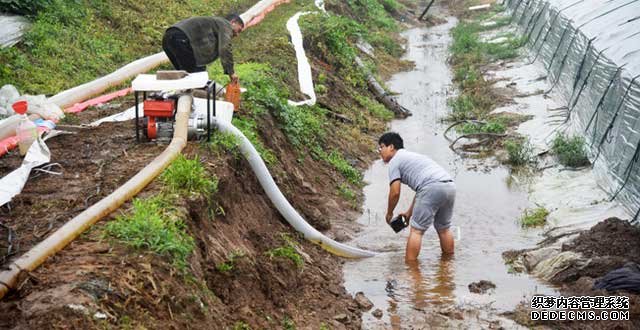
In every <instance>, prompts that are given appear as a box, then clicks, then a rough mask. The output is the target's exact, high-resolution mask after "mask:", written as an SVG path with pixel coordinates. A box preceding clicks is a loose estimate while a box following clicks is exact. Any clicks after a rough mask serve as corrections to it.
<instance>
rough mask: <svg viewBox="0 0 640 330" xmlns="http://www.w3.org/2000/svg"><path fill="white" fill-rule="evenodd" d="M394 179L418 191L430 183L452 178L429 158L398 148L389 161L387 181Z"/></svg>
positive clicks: (390, 181)
mask: <svg viewBox="0 0 640 330" xmlns="http://www.w3.org/2000/svg"><path fill="white" fill-rule="evenodd" d="M396 180H400V182H402V183H404V184H406V185H408V186H409V187H411V189H413V190H414V191H416V192H419V191H420V190H422V189H423V188H424V187H425V186H427V185H429V184H431V183H434V182H440V181H449V180H453V179H452V178H451V175H449V173H447V171H445V170H444V169H443V168H442V167H440V165H438V164H437V163H436V162H434V161H433V160H432V159H431V158H429V157H427V156H425V155H422V154H419V153H415V152H411V151H407V150H404V149H400V150H398V151H397V152H396V154H395V156H393V158H391V161H390V162H389V183H390V184H391V183H393V181H396Z"/></svg>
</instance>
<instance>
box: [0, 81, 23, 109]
mask: <svg viewBox="0 0 640 330" xmlns="http://www.w3.org/2000/svg"><path fill="white" fill-rule="evenodd" d="M19 97H20V92H18V89H17V88H15V86H13V85H4V86H2V88H0V108H3V109H4V110H5V111H6V114H7V115H13V114H14V112H13V109H11V104H13V102H14V101H15V100H16V99H18V98H19ZM0 114H1V113H0Z"/></svg>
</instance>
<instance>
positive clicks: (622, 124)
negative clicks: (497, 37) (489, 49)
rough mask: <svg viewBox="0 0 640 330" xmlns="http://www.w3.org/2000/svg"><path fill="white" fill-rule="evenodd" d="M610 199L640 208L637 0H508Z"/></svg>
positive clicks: (632, 209)
mask: <svg viewBox="0 0 640 330" xmlns="http://www.w3.org/2000/svg"><path fill="white" fill-rule="evenodd" d="M506 5H507V7H508V8H509V9H510V10H511V11H512V12H513V17H512V22H514V23H516V24H519V25H520V27H521V30H522V31H523V33H524V36H525V38H526V40H527V44H528V46H529V47H530V50H531V56H532V59H533V60H540V61H542V63H543V64H544V66H545V67H546V68H547V70H548V71H549V79H550V80H551V82H552V84H553V85H552V86H553V87H552V88H557V90H558V92H559V93H560V94H561V95H562V96H563V97H564V98H565V101H566V103H567V108H568V113H569V120H568V121H567V124H568V128H569V130H570V131H571V132H572V133H576V134H582V135H584V136H585V138H586V140H587V142H588V146H589V153H590V159H591V161H592V163H594V169H595V173H596V175H597V177H598V180H599V182H600V183H601V185H602V186H603V188H604V189H605V190H607V193H608V194H609V198H610V199H617V200H618V201H619V202H620V203H621V204H622V205H624V206H625V208H626V209H627V211H628V212H629V213H631V214H633V215H635V216H634V219H635V220H637V218H638V214H639V213H640V166H638V162H639V160H640V132H639V130H640V81H639V80H640V1H639V0H610V1H601V0H508V1H507V2H506Z"/></svg>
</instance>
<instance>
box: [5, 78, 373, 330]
mask: <svg viewBox="0 0 640 330" xmlns="http://www.w3.org/2000/svg"><path fill="white" fill-rule="evenodd" d="M316 74H317V72H316ZM336 83H337V84H339V81H338V82H336ZM339 93H340V89H337V90H336V92H333V91H332V94H328V95H326V96H325V97H324V100H322V99H321V100H320V101H324V102H325V103H327V104H331V103H332V102H334V101H333V100H337V99H342V97H340V95H339ZM127 98H132V96H129V97H127ZM127 98H123V99H119V100H116V101H114V102H113V103H117V104H120V106H119V107H118V106H115V107H106V108H103V110H99V112H100V114H99V115H97V114H96V112H97V109H94V108H92V109H89V110H87V111H86V112H84V113H81V114H79V115H78V116H77V118H75V119H74V120H73V124H72V125H66V126H65V125H62V126H61V129H65V130H69V131H74V132H75V133H76V134H70V135H62V136H59V137H55V138H52V139H51V140H49V141H47V145H48V146H49V149H50V150H51V153H52V162H57V163H59V164H60V165H61V167H60V168H58V169H57V170H59V171H60V172H61V173H62V175H60V176H56V175H40V176H38V177H35V178H32V179H30V180H29V181H28V183H27V185H26V186H25V189H24V190H23V192H22V193H21V194H20V195H19V196H17V197H16V198H15V199H14V200H13V201H12V202H11V204H10V207H3V208H2V210H1V213H0V221H1V222H2V223H3V224H4V225H6V226H7V227H9V228H11V229H12V230H13V237H12V241H11V244H8V233H7V231H6V230H5V231H2V232H0V242H1V243H0V253H1V254H2V255H3V256H5V255H6V253H7V249H8V247H9V245H10V246H11V252H12V255H11V256H9V257H8V258H9V259H11V258H12V257H15V256H18V255H21V254H23V253H24V252H25V251H27V250H28V249H29V248H30V247H32V246H33V245H35V244H37V243H38V242H39V241H41V240H42V239H43V238H44V237H46V235H47V234H49V233H51V232H53V231H54V230H55V229H57V228H59V227H60V226H61V225H62V224H63V223H65V222H66V221H68V220H69V219H71V218H72V217H73V216H75V215H77V214H78V213H80V212H81V211H82V210H84V209H85V208H86V207H88V206H90V205H92V204H93V203H95V202H97V201H98V200H100V199H101V198H103V197H105V196H107V195H108V194H109V193H111V192H112V191H113V190H114V189H116V188H117V187H119V186H120V185H122V184H123V183H124V182H126V181H127V180H128V179H129V178H131V177H132V176H133V175H134V174H135V173H136V172H137V171H139V170H140V169H141V168H143V167H144V166H145V165H146V164H147V163H148V162H149V161H150V160H152V159H153V158H154V157H155V156H156V155H158V154H159V153H160V152H161V151H162V150H163V149H164V148H165V145H158V144H156V143H139V144H138V143H135V134H134V128H133V127H134V126H133V122H132V121H129V122H125V123H106V124H103V125H101V126H99V127H97V128H78V127H76V126H78V125H79V124H83V123H88V122H91V121H93V120H95V119H96V118H98V117H103V116H106V115H109V114H112V113H116V112H119V111H123V110H124V109H125V108H126V107H127V106H129V105H130V101H128V99H127ZM105 109H106V110H105ZM327 120H328V121H331V120H334V119H330V118H328V119H327ZM370 120H371V121H370V122H369V123H368V124H367V125H365V126H368V127H371V132H369V134H371V135H370V137H369V138H365V136H367V135H364V136H362V137H360V140H358V141H345V140H344V139H341V138H340V136H341V134H338V132H340V131H343V132H344V131H349V130H352V129H357V128H353V127H351V126H349V125H348V124H345V123H342V122H340V121H336V122H334V123H332V124H331V125H332V129H331V132H330V134H328V136H329V137H328V138H327V143H329V144H330V145H331V146H332V147H333V148H337V149H340V150H343V151H347V150H348V153H347V154H345V157H347V159H349V160H350V161H351V162H352V163H354V164H355V165H356V166H357V167H360V168H363V167H364V166H366V164H368V163H369V161H370V160H371V159H372V157H374V156H375V155H374V154H373V153H371V149H372V147H371V146H372V145H373V144H372V143H373V141H374V134H378V133H379V132H380V130H382V129H383V127H384V125H383V124H382V123H381V122H377V120H376V119H370ZM260 129H261V132H260V134H261V135H262V136H263V137H269V138H267V139H264V142H265V146H266V147H268V148H270V149H271V150H272V151H273V152H274V153H275V155H276V158H277V159H278V164H276V165H274V166H273V167H272V168H271V171H272V175H273V177H274V179H275V181H276V182H277V184H278V185H279V187H280V189H281V190H282V191H283V193H284V194H285V196H287V197H288V198H289V201H290V202H291V203H292V205H293V206H294V207H295V208H296V209H297V210H299V211H300V213H301V215H302V216H303V217H305V218H306V219H307V221H309V223H311V224H312V225H313V226H315V227H316V228H318V229H320V230H323V231H326V232H327V233H328V234H329V235H330V236H334V237H335V236H337V239H339V240H346V239H348V238H349V237H350V236H352V235H353V233H354V232H355V230H356V229H355V228H356V225H355V223H353V220H354V219H355V218H356V217H357V215H358V213H357V210H356V208H354V204H353V201H346V200H344V199H343V198H341V197H339V196H338V192H337V189H336V187H337V186H338V185H339V184H340V183H341V182H343V180H344V179H342V178H341V177H340V175H339V174H338V173H336V172H335V170H333V169H331V167H330V166H328V164H326V163H324V162H322V161H316V160H314V159H312V158H311V157H304V156H301V155H300V154H299V153H298V152H296V151H295V150H294V148H293V147H292V146H291V145H290V144H289V142H288V140H287V138H286V137H285V136H284V134H283V133H282V132H281V131H280V129H279V127H278V124H277V123H276V122H275V120H274V118H273V117H272V116H271V115H270V114H267V115H266V116H265V117H264V120H263V122H261V125H260ZM183 153H184V154H185V155H187V157H192V156H194V155H195V154H198V155H199V159H200V160H201V162H202V163H203V164H204V165H205V166H206V168H207V170H208V171H209V172H210V173H212V174H215V175H216V176H217V177H218V178H219V180H220V182H219V191H218V193H217V194H216V195H215V196H214V197H213V204H211V203H207V202H206V201H204V200H201V199H198V198H195V199H181V200H180V201H179V204H180V208H181V209H182V213H183V214H184V215H185V218H186V219H187V220H186V221H185V222H186V223H187V224H188V227H189V228H188V229H189V232H190V233H191V234H192V236H194V237H195V239H196V242H197V249H196V251H195V253H193V255H192V256H191V259H190V260H189V261H190V269H189V274H187V275H185V274H180V273H178V272H177V271H176V270H175V269H174V268H172V267H171V265H170V263H168V262H167V260H164V259H163V258H161V257H159V256H157V255H153V254H150V253H146V252H144V251H139V250H138V251H134V250H132V249H129V248H127V247H125V246H124V245H122V244H121V243H119V242H117V241H114V240H112V239H110V238H108V237H105V235H104V231H103V230H102V228H103V226H104V223H105V222H106V221H108V220H109V219H105V220H103V221H101V222H100V223H99V224H98V225H96V226H94V228H92V229H91V230H90V231H89V232H88V233H86V234H84V235H82V236H80V237H79V238H78V239H76V240H75V241H74V242H73V243H72V244H70V245H69V246H68V247H67V248H65V249H64V250H62V251H61V252H60V253H58V254H57V255H56V256H54V257H52V258H51V259H50V260H49V261H48V262H46V263H45V264H44V265H43V266H41V267H40V268H39V269H37V270H36V271H35V272H33V273H32V274H30V275H29V277H28V280H27V281H26V282H25V284H24V285H23V286H22V287H21V288H20V290H18V291H17V292H14V293H13V294H12V295H11V296H9V297H7V298H5V299H4V301H3V302H2V303H0V313H1V314H2V315H3V317H2V320H0V328H16V329H26V328H36V327H47V328H87V327H96V326H106V327H109V326H133V327H135V326H144V327H148V328H176V329H177V328H180V329H182V328H203V329H204V328H206V329H212V328H216V329H217V328H230V327H233V326H234V325H237V324H242V323H238V322H244V324H247V325H249V326H251V327H252V328H281V327H282V326H284V325H286V324H287V322H291V324H295V325H296V326H297V327H299V328H318V327H320V326H321V325H322V324H325V325H327V326H330V327H332V328H335V329H340V328H349V329H357V328H359V327H360V322H361V320H360V315H361V312H362V310H361V309H360V307H359V306H358V304H357V303H356V302H355V301H354V300H353V298H352V297H351V296H350V295H348V294H347V293H346V291H345V289H344V288H343V285H342V274H341V266H340V263H341V262H342V261H341V260H340V259H339V258H337V257H334V256H332V255H330V254H328V253H327V252H326V251H324V250H322V249H320V248H319V247H317V246H315V245H313V244H310V243H307V242H306V241H304V240H303V239H301V238H299V237H297V236H296V234H295V233H294V231H293V230H292V229H291V228H290V227H289V226H288V224H286V222H285V221H284V219H282V217H281V216H280V215H279V213H278V212H277V211H276V210H275V209H274V207H273V206H272V204H271V202H270V201H269V200H268V199H267V198H266V196H265V195H264V193H263V190H262V187H261V186H260V185H259V184H258V181H257V179H256V178H255V176H254V175H253V172H252V171H251V169H250V167H249V165H248V164H247V163H246V161H245V160H244V159H239V158H236V157H235V156H233V155H232V154H225V153H223V154H220V153H217V152H214V151H211V150H209V148H206V147H204V145H202V144H199V143H197V142H190V143H189V145H188V146H187V148H186V149H185V150H184V152H183ZM20 162H21V158H20V157H19V156H18V155H17V154H16V153H11V154H9V155H7V156H5V157H3V161H2V163H1V164H0V174H1V175H5V174H6V173H8V172H10V171H11V170H13V169H14V168H16V167H17V166H18V165H19V164H20ZM159 189H161V188H160V187H159V185H157V184H155V183H154V184H151V185H150V186H149V187H147V188H146V189H145V190H144V191H143V192H142V194H141V196H139V197H144V196H150V195H152V194H154V193H156V192H157V191H159ZM358 194H359V195H360V194H361V193H359V192H358ZM358 198H361V196H359V197H358ZM129 206H130V204H129V203H128V204H126V205H125V206H124V207H122V208H121V209H120V210H119V211H116V212H114V213H115V214H112V217H113V216H115V215H117V214H120V213H121V212H124V211H125V210H126V209H127V208H128V207H129ZM212 209H213V210H214V211H215V210H224V212H217V213H216V212H211V210H212ZM282 233H286V234H287V235H289V236H291V237H294V239H295V241H296V242H297V243H298V245H299V249H300V251H299V252H300V253H301V255H303V256H304V258H305V265H304V267H302V268H298V267H296V266H295V264H294V263H293V262H292V261H291V260H288V259H283V258H269V257H268V256H267V255H266V254H265V252H266V251H268V250H270V249H274V248H277V247H279V246H282V245H283V244H284V243H285V242H284V241H283V239H282V236H281V234H282ZM238 251H241V252H242V253H241V254H242V255H243V256H242V257H240V258H238V259H237V260H236V262H235V266H234V268H233V270H232V271H230V272H221V271H219V270H218V269H217V268H216V265H218V264H220V263H222V262H225V261H226V260H227V259H228V257H229V255H230V254H231V253H235V252H238ZM3 261H4V260H3ZM78 306H80V307H78ZM96 313H98V314H96ZM100 313H103V314H104V317H103V314H100Z"/></svg>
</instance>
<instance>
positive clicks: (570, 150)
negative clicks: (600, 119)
mask: <svg viewBox="0 0 640 330" xmlns="http://www.w3.org/2000/svg"><path fill="white" fill-rule="evenodd" d="M551 150H552V151H553V153H554V154H556V156H557V157H558V160H559V161H560V164H562V165H564V166H569V167H579V166H584V165H588V164H589V159H588V158H587V152H586V148H585V140H584V138H583V137H581V136H573V137H569V136H566V135H564V134H563V133H560V134H558V135H556V137H555V138H554V139H553V142H552V145H551Z"/></svg>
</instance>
